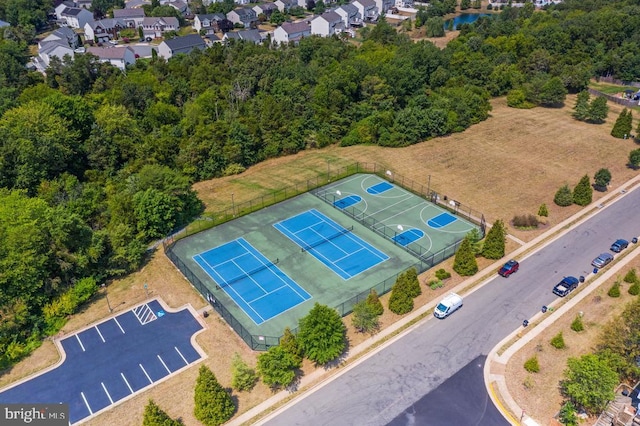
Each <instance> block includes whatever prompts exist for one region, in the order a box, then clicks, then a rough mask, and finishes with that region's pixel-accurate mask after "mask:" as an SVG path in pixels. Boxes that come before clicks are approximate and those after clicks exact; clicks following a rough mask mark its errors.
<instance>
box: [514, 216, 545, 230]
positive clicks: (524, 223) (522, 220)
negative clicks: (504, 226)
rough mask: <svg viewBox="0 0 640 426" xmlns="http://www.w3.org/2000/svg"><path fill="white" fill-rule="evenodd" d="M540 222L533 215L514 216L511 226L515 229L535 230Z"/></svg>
mask: <svg viewBox="0 0 640 426" xmlns="http://www.w3.org/2000/svg"><path fill="white" fill-rule="evenodd" d="M539 223H540V221H539V220H538V218H537V217H535V216H534V215H532V214H530V215H516V216H514V217H513V226H515V227H516V228H537V227H538V224H539Z"/></svg>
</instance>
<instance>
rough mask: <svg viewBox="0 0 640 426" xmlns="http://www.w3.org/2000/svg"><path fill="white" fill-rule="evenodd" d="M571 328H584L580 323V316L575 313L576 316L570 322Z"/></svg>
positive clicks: (577, 330) (577, 329) (575, 329)
mask: <svg viewBox="0 0 640 426" xmlns="http://www.w3.org/2000/svg"><path fill="white" fill-rule="evenodd" d="M571 329H572V330H573V331H575V332H580V331H582V330H584V324H583V323H582V316H580V315H576V318H575V319H574V320H573V322H572V323H571Z"/></svg>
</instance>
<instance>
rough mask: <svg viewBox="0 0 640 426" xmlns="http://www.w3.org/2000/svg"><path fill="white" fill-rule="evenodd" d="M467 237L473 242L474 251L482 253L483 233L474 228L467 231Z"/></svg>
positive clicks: (476, 253) (477, 253)
mask: <svg viewBox="0 0 640 426" xmlns="http://www.w3.org/2000/svg"><path fill="white" fill-rule="evenodd" d="M466 237H467V238H468V239H469V241H470V242H471V247H472V248H473V253H474V254H475V255H476V256H477V255H479V254H481V253H482V246H483V243H482V233H481V232H480V230H479V229H478V228H473V229H472V230H471V231H469V232H467V235H466Z"/></svg>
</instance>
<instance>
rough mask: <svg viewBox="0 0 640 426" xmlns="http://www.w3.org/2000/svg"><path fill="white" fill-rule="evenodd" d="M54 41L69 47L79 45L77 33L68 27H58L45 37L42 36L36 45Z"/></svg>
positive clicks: (74, 47) (73, 47)
mask: <svg viewBox="0 0 640 426" xmlns="http://www.w3.org/2000/svg"><path fill="white" fill-rule="evenodd" d="M51 41H56V42H61V43H63V44H64V45H65V46H69V47H70V48H71V49H77V48H78V47H79V46H80V40H79V39H78V34H76V32H75V31H73V30H72V29H71V28H68V27H60V28H58V29H57V30H55V31H54V32H52V33H51V34H49V35H48V36H46V37H45V38H43V39H42V40H41V41H40V42H39V43H38V47H39V48H40V47H41V45H42V44H44V43H47V42H51Z"/></svg>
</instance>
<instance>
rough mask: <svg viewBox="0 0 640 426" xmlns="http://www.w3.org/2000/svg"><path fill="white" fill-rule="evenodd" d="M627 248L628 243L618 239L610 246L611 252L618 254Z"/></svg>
mask: <svg viewBox="0 0 640 426" xmlns="http://www.w3.org/2000/svg"><path fill="white" fill-rule="evenodd" d="M627 247H629V241H627V240H623V239H619V240H616V241H615V242H614V243H613V244H611V251H613V252H616V253H620V252H621V251H622V250H624V249H626V248H627Z"/></svg>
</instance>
